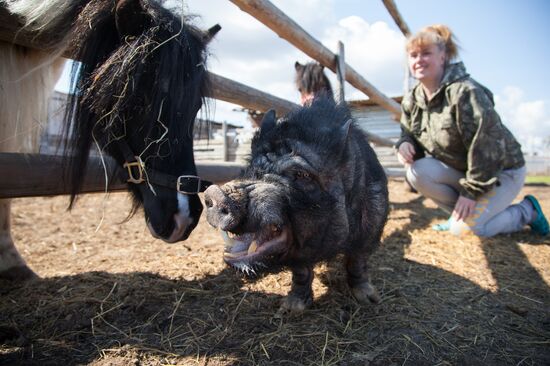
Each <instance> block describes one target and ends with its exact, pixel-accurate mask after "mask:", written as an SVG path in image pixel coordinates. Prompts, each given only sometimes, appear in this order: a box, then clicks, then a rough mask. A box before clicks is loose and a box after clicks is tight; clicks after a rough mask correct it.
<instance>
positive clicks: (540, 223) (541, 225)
mask: <svg viewBox="0 0 550 366" xmlns="http://www.w3.org/2000/svg"><path fill="white" fill-rule="evenodd" d="M525 199H527V200H529V202H531V204H532V205H533V207H534V208H535V210H536V211H537V219H536V220H535V221H533V222H532V223H530V224H529V226H531V231H532V232H533V233H534V234H538V235H542V236H545V235H548V233H549V232H550V226H549V225H548V220H546V217H545V216H544V214H543V213H542V208H541V207H540V204H539V201H537V199H536V198H535V197H534V196H532V195H530V194H528V195H527V196H525Z"/></svg>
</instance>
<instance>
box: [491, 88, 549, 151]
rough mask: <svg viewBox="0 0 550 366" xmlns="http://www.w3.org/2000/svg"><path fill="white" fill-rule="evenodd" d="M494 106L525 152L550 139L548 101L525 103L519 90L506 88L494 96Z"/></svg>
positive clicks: (522, 93)
mask: <svg viewBox="0 0 550 366" xmlns="http://www.w3.org/2000/svg"><path fill="white" fill-rule="evenodd" d="M495 105H496V107H495V108H496V110H497V111H498V113H499V114H500V117H501V119H502V121H503V123H504V124H505V125H506V126H507V127H508V129H510V131H511V132H512V133H513V134H514V136H516V137H517V138H518V140H519V141H520V142H521V144H522V145H523V146H524V150H525V151H526V152H528V151H531V150H533V149H536V148H537V147H538V146H541V145H542V143H543V141H544V140H545V139H548V138H549V137H550V108H549V106H550V101H548V100H531V101H527V100H525V93H524V91H523V90H522V89H521V88H519V87H515V86H508V87H506V88H504V89H503V90H502V92H501V93H499V94H498V95H495Z"/></svg>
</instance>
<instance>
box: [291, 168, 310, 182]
mask: <svg viewBox="0 0 550 366" xmlns="http://www.w3.org/2000/svg"><path fill="white" fill-rule="evenodd" d="M294 176H295V177H296V179H302V180H311V174H309V173H308V172H304V171H300V170H299V171H297V172H296V173H295V175H294Z"/></svg>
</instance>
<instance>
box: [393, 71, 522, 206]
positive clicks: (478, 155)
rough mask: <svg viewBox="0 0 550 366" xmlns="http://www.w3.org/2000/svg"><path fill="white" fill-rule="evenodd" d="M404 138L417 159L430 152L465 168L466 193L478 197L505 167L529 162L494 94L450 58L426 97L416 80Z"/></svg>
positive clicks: (406, 106)
mask: <svg viewBox="0 0 550 366" xmlns="http://www.w3.org/2000/svg"><path fill="white" fill-rule="evenodd" d="M401 107H402V114H401V138H400V139H399V141H398V142H397V144H396V147H399V145H400V144H401V143H403V142H405V141H407V142H410V143H412V144H413V145H414V146H415V148H416V151H417V155H416V156H415V159H417V158H419V157H422V156H423V155H424V153H426V152H427V153H429V154H430V155H432V156H433V157H434V158H436V159H438V160H440V161H442V162H444V163H445V164H447V165H449V166H451V167H453V168H455V169H457V170H460V171H463V172H465V173H466V177H465V178H463V179H461V180H460V182H459V183H460V185H461V187H462V191H461V192H460V194H461V195H462V196H464V197H468V198H471V199H477V197H479V196H480V195H482V194H483V193H485V192H488V191H489V190H490V189H491V188H492V187H493V186H494V184H496V183H497V180H498V178H497V176H498V174H499V173H500V172H501V171H502V170H504V169H517V168H520V167H522V166H523V165H525V161H524V159H523V154H522V152H521V145H520V144H519V143H518V142H517V141H516V139H515V138H514V136H513V135H512V134H511V133H510V131H509V130H508V129H507V128H506V127H505V126H504V125H503V124H502V122H501V120H500V117H499V115H498V114H497V112H496V111H495V109H494V102H493V94H492V93H491V91H489V89H487V88H485V87H484V86H483V85H481V84H479V83H478V82H477V81H475V80H474V79H472V78H471V77H470V75H469V74H468V73H467V72H466V69H465V68H464V65H463V64H462V62H460V63H456V64H450V65H448V66H447V68H446V70H445V74H444V76H443V80H442V81H441V86H440V87H439V89H438V90H437V91H436V92H435V93H434V94H433V96H432V99H430V100H429V101H427V100H426V95H425V94H424V90H423V88H422V87H421V85H420V84H417V85H416V86H415V87H414V88H413V89H412V90H411V91H410V92H409V93H408V94H407V95H406V96H405V97H404V98H403V101H402V103H401Z"/></svg>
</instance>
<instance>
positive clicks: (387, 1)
mask: <svg viewBox="0 0 550 366" xmlns="http://www.w3.org/2000/svg"><path fill="white" fill-rule="evenodd" d="M382 2H383V3H384V6H385V7H386V9H387V10H388V13H390V15H391V17H392V18H393V21H394V22H395V24H397V26H398V27H399V29H400V30H401V33H403V35H404V36H405V37H408V36H410V34H411V30H410V29H409V26H408V25H407V23H405V20H404V19H403V17H402V16H401V13H400V12H399V10H397V6H396V5H395V2H394V1H393V0H382Z"/></svg>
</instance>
